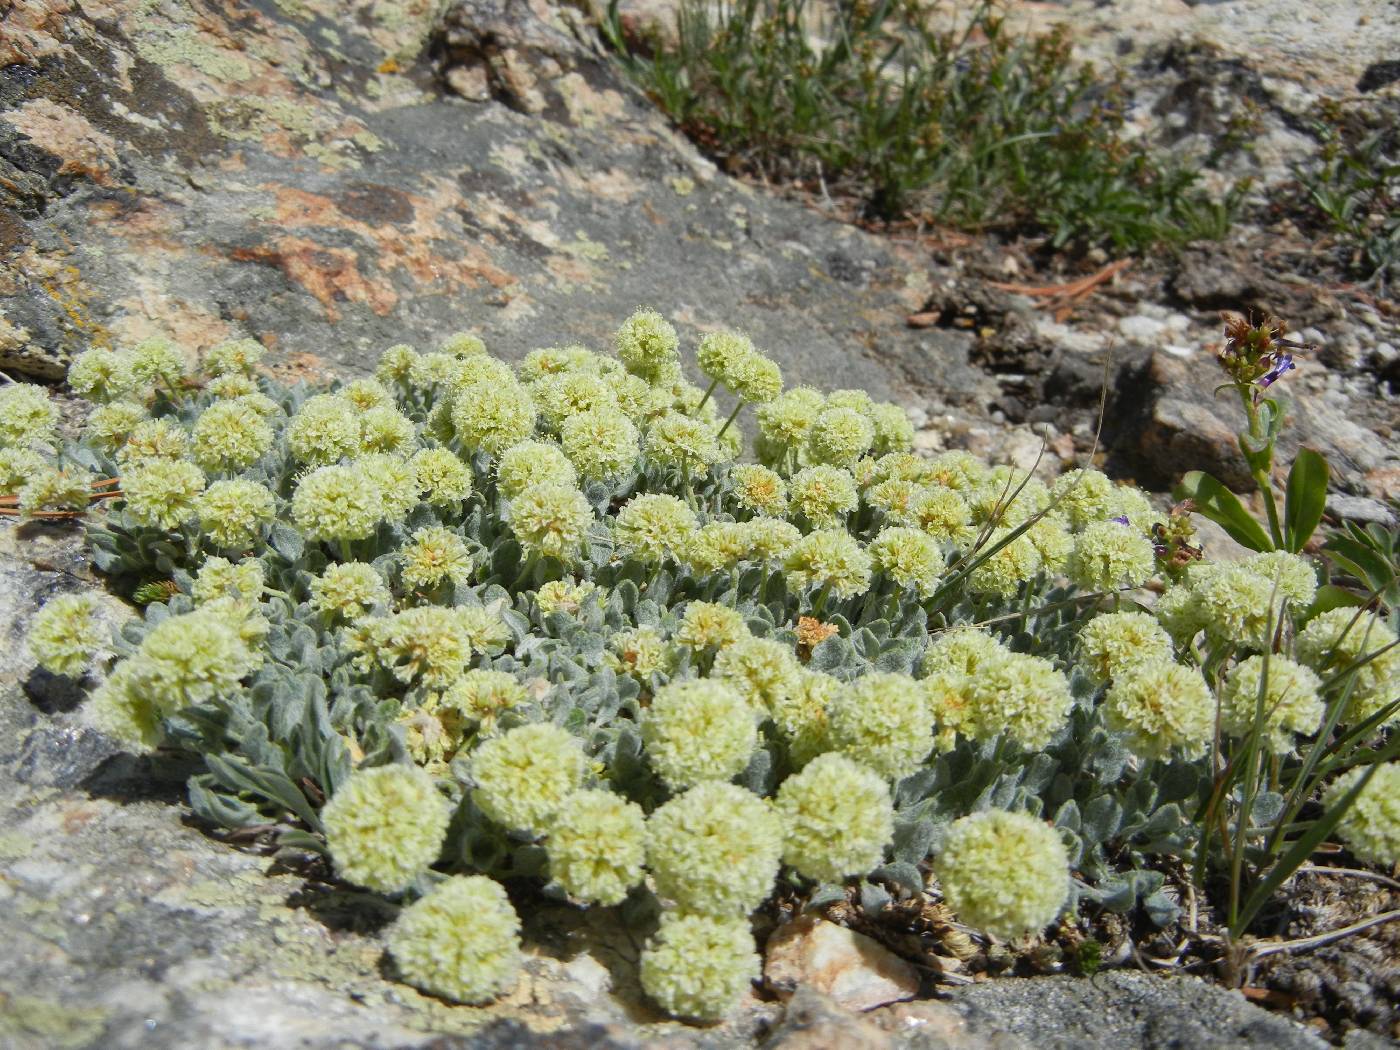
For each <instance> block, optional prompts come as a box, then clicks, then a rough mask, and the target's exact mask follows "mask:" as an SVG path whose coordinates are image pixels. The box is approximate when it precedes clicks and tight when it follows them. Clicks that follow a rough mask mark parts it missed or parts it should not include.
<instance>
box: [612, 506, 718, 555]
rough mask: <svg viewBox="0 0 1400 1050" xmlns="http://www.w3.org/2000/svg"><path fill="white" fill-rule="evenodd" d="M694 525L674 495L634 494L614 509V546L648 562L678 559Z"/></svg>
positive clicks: (693, 518)
mask: <svg viewBox="0 0 1400 1050" xmlns="http://www.w3.org/2000/svg"><path fill="white" fill-rule="evenodd" d="M697 524H698V523H697V522H696V520H695V512H694V511H692V510H691V509H690V508H689V507H687V506H686V505H685V502H684V501H683V500H681V499H678V498H677V497H675V496H668V495H665V494H661V493H654V494H651V495H646V496H634V497H633V498H632V499H630V500H628V501H627V503H626V504H625V505H624V506H623V508H622V509H621V510H620V511H618V512H617V520H616V523H615V525H616V536H617V544H618V548H619V549H620V550H621V551H623V552H624V553H625V554H626V555H628V556H629V557H632V558H636V559H637V560H638V561H641V562H644V563H646V564H649V565H656V564H660V563H661V562H663V561H665V560H666V559H667V558H680V557H681V556H682V555H683V554H684V552H685V550H686V548H687V546H688V545H689V543H690V539H691V536H692V535H694V533H695V530H696V528H697Z"/></svg>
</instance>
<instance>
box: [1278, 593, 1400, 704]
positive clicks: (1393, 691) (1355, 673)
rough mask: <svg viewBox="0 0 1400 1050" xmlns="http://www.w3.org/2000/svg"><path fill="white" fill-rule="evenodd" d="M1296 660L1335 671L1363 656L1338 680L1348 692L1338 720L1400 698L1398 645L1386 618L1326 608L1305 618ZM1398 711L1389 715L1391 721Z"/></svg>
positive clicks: (1399, 647)
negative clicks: (1341, 716) (1359, 663)
mask: <svg viewBox="0 0 1400 1050" xmlns="http://www.w3.org/2000/svg"><path fill="white" fill-rule="evenodd" d="M1297 653H1298V659H1299V660H1301V661H1302V662H1303V663H1305V664H1307V665H1308V666H1309V667H1313V668H1315V669H1317V670H1318V671H1328V672H1331V673H1334V674H1335V673H1336V672H1339V671H1342V670H1343V669H1344V668H1347V667H1349V666H1351V665H1352V664H1353V663H1356V662H1358V661H1361V660H1365V661H1366V662H1365V663H1362V664H1361V665H1360V666H1359V667H1357V668H1355V669H1354V670H1352V671H1350V672H1349V673H1348V674H1347V675H1346V677H1344V678H1343V679H1342V680H1341V685H1340V686H1339V692H1344V693H1345V694H1346V696H1347V709H1346V713H1345V714H1344V715H1343V718H1342V720H1343V721H1344V722H1345V723H1347V724H1348V725H1354V724H1355V723H1357V722H1363V721H1365V720H1366V719H1367V718H1370V717H1371V716H1372V715H1374V714H1375V713H1376V712H1377V711H1379V710H1381V709H1382V708H1383V707H1385V706H1386V705H1387V704H1389V703H1391V702H1392V701H1394V700H1395V699H1396V698H1397V697H1400V646H1397V645H1396V644H1395V632H1393V631H1392V630H1391V629H1390V628H1389V627H1388V626H1386V623H1385V621H1384V620H1382V619H1381V618H1380V617H1379V616H1376V615H1374V614H1373V613H1365V612H1363V613H1361V614H1359V615H1358V614H1357V611H1356V610H1355V609H1330V610H1328V611H1327V612H1325V613H1322V614H1321V615H1319V616H1317V617H1315V618H1314V619H1312V620H1310V621H1309V622H1308V625H1307V626H1306V627H1304V628H1303V630H1302V631H1301V632H1299V634H1298V643H1297ZM1397 718H1400V715H1396V716H1392V717H1391V718H1390V719H1388V720H1387V722H1386V724H1387V725H1390V724H1393V723H1394V722H1395V721H1396V720H1397Z"/></svg>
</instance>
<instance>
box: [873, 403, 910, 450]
mask: <svg viewBox="0 0 1400 1050" xmlns="http://www.w3.org/2000/svg"><path fill="white" fill-rule="evenodd" d="M870 422H871V423H872V424H873V425H874V427H875V443H874V444H873V445H872V446H871V449H870V450H871V451H872V452H874V453H875V454H876V455H877V456H883V455H887V454H889V453H891V452H908V451H909V450H910V449H911V448H913V447H914V424H913V423H911V422H910V421H909V417H908V416H907V415H905V414H904V409H902V408H900V407H899V406H898V405H896V404H892V403H890V402H888V401H884V402H881V403H880V404H877V405H876V406H875V407H874V408H872V409H871V410H870Z"/></svg>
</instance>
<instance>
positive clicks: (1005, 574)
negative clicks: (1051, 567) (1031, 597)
mask: <svg viewBox="0 0 1400 1050" xmlns="http://www.w3.org/2000/svg"><path fill="white" fill-rule="evenodd" d="M1010 534H1011V530H1010V529H994V530H992V534H991V535H990V536H988V537H987V540H986V543H985V544H984V546H983V547H982V551H984V552H985V551H988V550H992V549H993V548H994V547H996V546H997V545H998V544H1001V543H1003V541H1005V540H1006V538H1007V537H1008V536H1010ZM1040 567H1041V559H1040V551H1038V550H1037V549H1036V546H1035V544H1034V543H1032V542H1031V538H1030V536H1029V534H1027V533H1024V532H1023V533H1021V535H1019V536H1017V537H1016V538H1015V539H1014V540H1012V541H1011V542H1010V543H1006V544H1005V545H1004V546H1002V547H1001V548H1000V549H999V550H996V552H995V553H993V554H992V555H991V556H990V557H988V558H987V559H986V560H985V561H983V562H982V563H981V564H979V565H978V566H977V567H976V568H975V569H973V570H972V571H971V572H970V573H968V577H967V583H968V586H969V587H971V588H972V589H973V590H974V591H981V592H982V593H984V594H995V595H997V596H999V597H1002V598H1014V597H1015V596H1016V592H1017V591H1019V590H1020V588H1021V584H1022V583H1024V582H1026V581H1027V580H1030V579H1033V578H1034V577H1035V574H1036V573H1038V572H1039V571H1040Z"/></svg>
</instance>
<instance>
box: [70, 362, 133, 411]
mask: <svg viewBox="0 0 1400 1050" xmlns="http://www.w3.org/2000/svg"><path fill="white" fill-rule="evenodd" d="M68 386H69V388H70V389H71V390H72V391H73V393H75V394H77V395H78V396H80V397H85V398H87V399H88V400H89V401H96V402H97V403H98V404H105V403H108V402H112V401H120V400H121V399H123V398H126V397H130V396H131V395H132V394H133V393H134V392H135V390H136V376H135V374H134V373H133V372H132V371H131V358H130V357H129V356H128V355H126V354H118V353H113V352H112V351H111V350H87V351H84V352H83V353H81V354H79V355H78V356H77V357H75V358H74V359H73V363H72V364H71V365H69V366H68Z"/></svg>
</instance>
